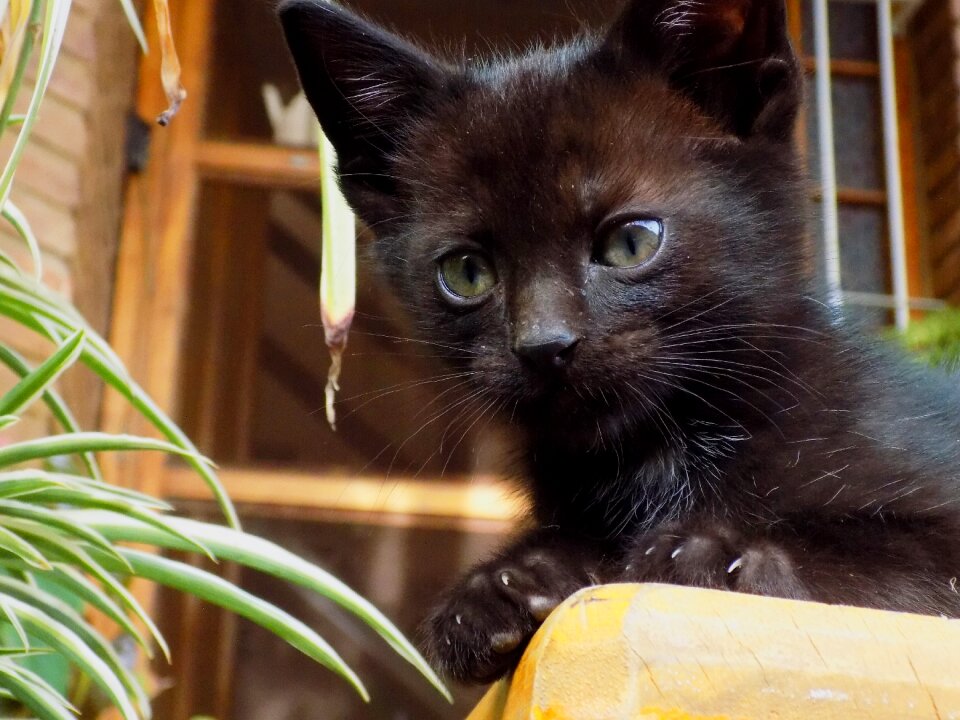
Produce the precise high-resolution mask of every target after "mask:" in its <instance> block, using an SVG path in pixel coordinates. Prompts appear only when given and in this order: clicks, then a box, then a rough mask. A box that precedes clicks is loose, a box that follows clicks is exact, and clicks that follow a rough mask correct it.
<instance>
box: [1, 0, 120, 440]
mask: <svg viewBox="0 0 960 720" xmlns="http://www.w3.org/2000/svg"><path fill="white" fill-rule="evenodd" d="M73 8H74V9H73V13H72V16H71V18H70V23H69V25H68V28H67V33H66V36H65V39H64V47H63V52H62V54H61V57H60V60H59V62H58V64H57V68H56V70H55V71H54V75H53V77H52V78H51V83H50V88H49V91H48V94H47V98H46V100H45V103H44V104H43V105H42V107H41V114H40V117H39V118H38V120H37V124H36V125H35V128H34V132H33V135H32V140H31V144H30V146H29V147H28V149H27V151H26V152H25V154H24V157H23V160H22V163H21V165H20V169H19V171H18V173H17V176H16V181H15V185H14V191H13V195H12V199H13V201H14V202H15V203H16V204H17V205H18V206H19V207H20V209H21V210H23V212H24V213H25V214H26V215H27V217H28V218H29V220H30V222H31V225H32V227H33V229H34V231H35V233H36V235H37V238H38V240H39V242H40V245H41V247H42V250H43V264H44V277H45V280H46V281H47V283H48V284H49V285H50V286H51V287H53V288H55V289H56V290H57V291H59V292H61V293H63V294H64V295H66V296H68V297H70V298H72V299H73V301H74V302H75V303H76V304H77V305H78V306H79V307H80V309H81V311H82V312H83V313H84V315H85V316H86V317H87V318H88V320H90V322H91V323H92V325H93V326H94V328H96V329H97V330H98V331H100V332H105V330H106V327H107V324H108V322H109V310H110V301H111V289H112V276H113V264H114V258H115V255H116V247H117V241H118V237H119V226H120V217H121V216H120V211H121V196H122V184H123V177H124V171H125V163H124V147H123V144H124V137H125V127H126V117H127V113H128V112H129V109H130V108H131V106H132V99H133V87H134V82H135V78H136V61H137V54H138V50H137V46H136V41H135V39H134V38H133V35H132V33H131V32H130V31H129V30H128V28H127V25H126V21H125V20H124V18H123V13H122V11H121V10H120V4H119V3H118V2H117V0H74V3H73ZM29 77H31V76H29V75H28V78H29ZM28 85H29V83H28ZM29 90H30V87H29V86H28V87H27V88H25V91H24V95H28V93H29ZM24 100H25V98H24ZM5 141H6V142H5V144H4V148H7V147H9V143H10V138H5ZM4 157H5V155H4ZM2 225H3V227H0V249H2V250H3V251H5V252H7V253H8V254H10V255H11V256H13V257H15V258H17V259H18V260H20V261H21V263H22V264H23V266H24V267H29V266H30V261H29V256H28V254H27V252H26V249H25V248H24V247H23V244H22V243H21V242H20V240H19V239H18V238H17V236H16V235H15V233H14V232H13V231H12V229H11V228H9V227H7V226H6V223H2ZM0 338H2V339H3V341H4V342H7V343H10V344H11V345H12V346H13V347H14V348H16V349H17V350H19V351H20V352H21V353H23V354H25V355H26V356H28V357H29V358H31V359H32V360H34V361H36V360H39V359H42V358H43V357H45V356H46V355H47V354H49V352H50V345H49V344H48V343H46V342H45V341H43V340H41V339H40V338H38V337H37V336H36V335H33V334H32V333H30V332H28V331H25V330H23V329H21V328H19V327H17V326H15V325H14V324H13V323H11V322H9V321H7V320H4V319H2V318H0ZM11 382H12V376H11V375H10V374H9V373H7V372H6V371H5V370H3V371H0V387H9V384H10V383H11ZM64 393H65V395H66V396H67V399H68V400H69V401H70V402H71V405H72V406H73V407H74V409H75V411H76V412H77V414H78V417H79V418H80V419H81V421H82V422H83V423H84V425H85V426H86V427H88V428H89V427H93V426H94V425H95V422H96V417H97V412H98V407H99V397H100V393H99V386H98V383H97V382H96V381H95V379H94V378H93V377H92V376H91V374H90V373H88V372H85V371H83V370H77V371H75V372H71V373H69V374H68V375H67V376H66V377H65V378H64ZM48 422H49V420H48V418H47V417H46V416H45V414H44V413H43V412H42V407H40V406H37V407H35V408H34V410H33V412H31V413H29V414H28V417H27V418H25V419H24V422H23V423H21V424H20V425H18V426H17V433H18V434H20V435H35V434H36V433H37V432H39V431H41V430H43V429H44V428H45V427H46V424H47V423H48Z"/></svg>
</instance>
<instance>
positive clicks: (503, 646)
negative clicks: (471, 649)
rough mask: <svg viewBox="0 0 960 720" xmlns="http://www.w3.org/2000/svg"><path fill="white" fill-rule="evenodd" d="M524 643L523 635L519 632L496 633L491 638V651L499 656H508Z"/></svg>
mask: <svg viewBox="0 0 960 720" xmlns="http://www.w3.org/2000/svg"><path fill="white" fill-rule="evenodd" d="M522 641H523V635H521V634H520V633H519V632H501V633H494V635H493V636H491V638H490V649H491V650H493V651H494V652H495V653H497V654H498V655H506V654H507V653H509V652H512V651H513V650H516V649H517V647H518V646H519V645H520V643H521V642H522Z"/></svg>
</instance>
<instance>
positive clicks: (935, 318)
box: [892, 308, 960, 371]
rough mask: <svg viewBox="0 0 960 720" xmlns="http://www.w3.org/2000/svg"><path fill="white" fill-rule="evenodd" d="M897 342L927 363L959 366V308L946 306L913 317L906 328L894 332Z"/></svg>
mask: <svg viewBox="0 0 960 720" xmlns="http://www.w3.org/2000/svg"><path fill="white" fill-rule="evenodd" d="M892 337H893V339H894V340H896V341H897V342H898V343H900V344H901V345H903V346H904V347H905V348H907V349H908V350H910V351H911V352H913V353H916V354H917V355H918V356H919V357H920V358H922V359H923V360H924V361H925V362H927V363H929V364H930V365H933V366H936V367H941V368H944V369H946V370H948V371H956V370H960V309H958V308H947V309H944V310H937V311H935V312H931V313H928V314H927V315H926V316H924V317H923V318H921V319H918V320H913V321H912V322H911V323H910V325H909V326H908V327H907V329H906V330H904V331H902V332H893V334H892Z"/></svg>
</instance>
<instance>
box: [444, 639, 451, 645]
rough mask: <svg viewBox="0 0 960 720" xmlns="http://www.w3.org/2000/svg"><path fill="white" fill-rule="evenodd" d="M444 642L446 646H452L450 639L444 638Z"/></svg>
mask: <svg viewBox="0 0 960 720" xmlns="http://www.w3.org/2000/svg"><path fill="white" fill-rule="evenodd" d="M444 640H446V641H447V645H453V643H452V642H450V638H444Z"/></svg>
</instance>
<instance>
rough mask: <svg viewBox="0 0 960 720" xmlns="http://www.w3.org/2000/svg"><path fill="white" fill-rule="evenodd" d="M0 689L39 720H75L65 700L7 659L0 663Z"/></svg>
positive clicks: (37, 678) (32, 673)
mask: <svg viewBox="0 0 960 720" xmlns="http://www.w3.org/2000/svg"><path fill="white" fill-rule="evenodd" d="M0 687H3V688H5V689H6V690H9V691H10V695H12V696H13V697H15V698H16V699H17V700H18V701H19V702H21V703H22V704H23V705H24V706H26V708H27V709H28V710H30V712H32V713H33V714H35V715H36V716H37V717H38V718H40V720H77V716H76V715H74V709H73V708H72V707H71V706H70V704H69V703H68V702H67V700H66V699H65V698H64V697H63V696H62V695H60V694H59V693H58V692H57V691H56V690H54V689H53V688H52V687H50V686H49V685H48V684H47V683H46V682H45V681H44V680H43V678H41V677H40V676H39V675H37V674H36V673H34V672H31V671H29V670H27V669H26V668H22V667H17V666H16V665H14V664H13V663H12V662H10V660H9V659H8V658H4V659H3V660H2V661H0Z"/></svg>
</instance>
